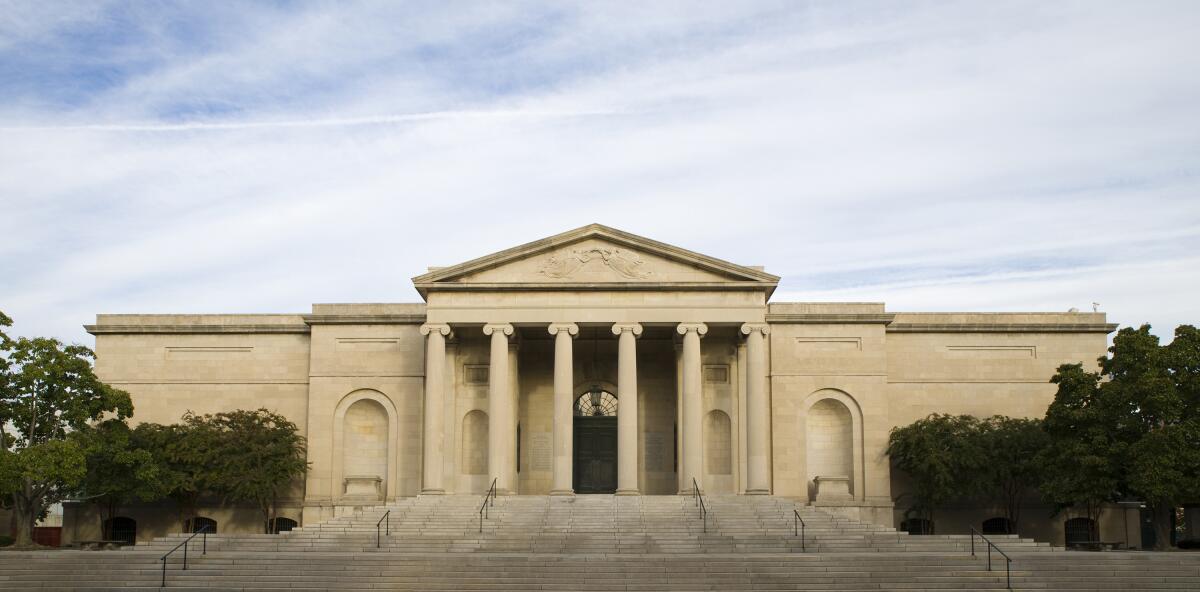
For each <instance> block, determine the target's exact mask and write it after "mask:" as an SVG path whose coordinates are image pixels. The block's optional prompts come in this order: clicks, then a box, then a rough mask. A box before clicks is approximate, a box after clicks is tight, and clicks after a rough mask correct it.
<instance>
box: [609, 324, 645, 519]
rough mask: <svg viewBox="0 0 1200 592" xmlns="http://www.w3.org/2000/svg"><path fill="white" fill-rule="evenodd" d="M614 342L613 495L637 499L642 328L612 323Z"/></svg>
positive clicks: (635, 325)
mask: <svg viewBox="0 0 1200 592" xmlns="http://www.w3.org/2000/svg"><path fill="white" fill-rule="evenodd" d="M612 332H613V335H616V336H617V338H618V341H617V495H638V494H639V493H640V491H639V490H638V462H637V459H638V400H637V394H638V393H637V337H638V336H639V335H641V334H642V326H641V325H639V324H637V323H616V324H614V325H613V326H612Z"/></svg>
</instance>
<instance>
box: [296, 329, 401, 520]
mask: <svg viewBox="0 0 1200 592" xmlns="http://www.w3.org/2000/svg"><path fill="white" fill-rule="evenodd" d="M343 312H344V316H351V313H353V312H355V311H354V310H353V309H352V308H350V309H349V310H345V311H343ZM327 314H328V312H327ZM331 316H333V317H336V316H337V315H331ZM348 321H350V319H346V321H342V320H341V319H336V318H323V319H322V321H321V322H319V323H316V322H314V323H313V325H312V336H311V362H310V367H311V376H310V392H309V399H308V409H307V413H308V416H309V426H310V428H309V434H310V435H309V461H310V463H311V467H310V469H309V476H308V483H307V496H306V508H305V512H306V519H326V518H328V517H330V516H331V515H333V514H335V513H336V510H334V509H333V508H334V507H335V506H339V505H347V504H350V505H364V504H369V503H379V501H380V500H381V499H385V500H392V499H395V498H396V497H400V496H410V495H416V494H417V493H418V492H419V491H420V486H421V483H420V478H421V462H422V459H421V442H422V425H421V422H422V405H423V400H424V363H425V345H424V344H425V340H424V337H423V336H422V335H421V334H420V332H419V330H418V329H419V323H418V322H390V323H379V324H351V322H348ZM385 434H386V435H385ZM381 455H382V456H381ZM371 476H377V477H379V478H380V484H379V487H380V495H379V496H378V497H374V496H372V495H371V494H370V492H369V491H367V490H365V489H364V487H365V483H364V482H362V480H361V479H356V478H361V477H371Z"/></svg>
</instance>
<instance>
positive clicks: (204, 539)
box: [159, 524, 212, 588]
mask: <svg viewBox="0 0 1200 592" xmlns="http://www.w3.org/2000/svg"><path fill="white" fill-rule="evenodd" d="M211 528H212V525H210V524H205V525H204V526H201V527H200V530H197V531H196V532H193V533H192V536H190V537H188V538H186V539H184V541H183V542H182V543H179V544H178V545H175V548H174V549H171V550H170V551H167V554H166V555H163V556H162V557H161V558H160V559H159V561H161V562H162V584H161V585H160V586H159V587H160V588H166V587H167V557H170V556H171V553H174V552H176V551H178V550H179V548H180V547H183V569H184V570H187V566H188V543H190V542H192V539H194V538H196V535H201V538H200V541H201V547H200V554H201V555H208V531H209V530H210V529H211Z"/></svg>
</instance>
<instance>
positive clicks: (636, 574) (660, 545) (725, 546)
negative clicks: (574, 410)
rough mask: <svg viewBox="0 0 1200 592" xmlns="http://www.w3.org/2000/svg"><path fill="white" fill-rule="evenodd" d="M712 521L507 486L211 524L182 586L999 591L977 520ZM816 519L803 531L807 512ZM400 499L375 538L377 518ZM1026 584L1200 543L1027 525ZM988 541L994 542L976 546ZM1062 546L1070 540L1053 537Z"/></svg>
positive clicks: (134, 581) (762, 506)
mask: <svg viewBox="0 0 1200 592" xmlns="http://www.w3.org/2000/svg"><path fill="white" fill-rule="evenodd" d="M706 500H707V501H708V502H709V504H710V505H711V508H712V510H711V513H710V516H709V521H708V523H707V526H705V525H704V523H703V522H702V521H701V519H700V517H699V512H698V509H697V508H696V506H695V502H694V501H693V499H692V498H690V497H676V496H645V497H615V496H607V495H595V496H591V495H588V496H583V495H581V496H575V497H546V496H512V497H501V498H499V499H498V500H497V501H496V502H495V505H494V506H492V507H490V508H489V518H488V519H486V520H485V521H484V523H483V532H482V533H481V532H480V524H479V515H478V513H477V511H478V509H479V503H480V501H481V498H480V497H479V496H429V497H418V498H407V499H404V500H401V501H398V502H396V503H393V504H389V505H387V506H380V507H373V508H368V509H365V510H363V511H361V512H359V513H356V514H355V515H353V516H348V517H344V518H338V519H335V520H331V521H329V522H325V523H322V524H317V525H312V526H308V527H304V528H299V529H296V530H294V531H292V532H289V533H284V534H281V535H239V534H234V535H226V534H219V535H214V536H210V537H209V538H208V553H207V555H204V556H200V555H199V554H198V551H199V546H198V545H196V546H193V547H192V550H193V553H192V555H191V562H190V565H189V569H188V570H187V571H182V570H180V569H179V568H180V565H179V564H180V562H181V561H182V558H181V557H178V556H177V555H173V556H172V559H171V565H170V569H171V571H170V572H169V573H168V576H167V581H168V587H170V588H172V589H182V590H188V589H191V590H218V589H220V590H275V589H278V590H283V589H289V590H296V589H309V590H313V589H328V590H335V589H336V590H347V589H391V590H458V591H462V590H901V589H902V590H987V589H996V590H1001V589H1005V586H1006V585H1005V576H1004V570H1003V568H1004V565H1003V563H1002V559H1000V558H999V557H998V556H995V557H994V558H993V559H994V567H995V568H996V569H997V571H992V572H988V571H986V563H985V561H984V560H983V558H982V555H981V556H980V557H971V555H970V552H969V549H970V540H969V538H968V537H967V536H965V535H939V536H910V535H908V534H906V533H900V532H896V531H895V530H894V529H890V528H884V527H879V526H874V525H867V524H862V523H859V522H855V521H852V520H848V519H845V518H840V517H836V516H833V515H831V514H829V513H826V512H824V511H821V510H819V509H815V508H811V507H808V506H801V505H797V504H796V503H795V502H794V501H792V500H788V499H785V498H775V497H736V496H728V497H719V496H718V497H711V498H706ZM794 510H797V511H799V512H800V514H801V516H802V517H803V519H804V521H805V523H806V525H807V527H806V529H805V531H806V537H805V542H804V544H803V546H802V545H801V543H800V537H798V536H796V535H795V533H794V531H793V524H794V523H793V511H794ZM389 511H390V512H391V514H390V519H391V520H390V522H391V534H390V536H381V537H380V540H379V546H378V547H376V529H375V524H376V523H377V522H378V521H379V519H380V518H381V517H382V516H383V515H384V513H385V512H389ZM183 538H184V537H183V535H173V536H169V537H162V538H159V539H156V540H154V541H151V542H149V543H146V544H140V545H137V546H136V547H133V548H130V549H127V550H122V551H108V552H105V551H66V550H63V551H35V552H0V589H3V590H8V589H12V590H24V589H40V590H126V589H131V588H139V587H158V585H159V582H160V577H161V572H160V563H158V558H159V557H160V556H161V555H162V554H163V553H164V552H165V551H167V550H169V549H170V548H171V547H174V546H175V545H176V544H178V543H179V542H180V541H181V540H183ZM993 540H994V541H995V542H996V543H997V544H998V545H1000V546H1001V548H1003V549H1004V550H1005V552H1007V553H1008V554H1009V555H1010V556H1012V557H1013V559H1014V562H1013V572H1012V575H1013V579H1012V583H1013V588H1014V589H1021V590H1026V589H1028V590H1065V589H1071V590H1197V589H1200V554H1189V553H1120V552H1108V553H1087V552H1065V551H1062V550H1061V549H1058V548H1054V547H1050V546H1048V545H1045V544H1041V543H1036V542H1034V541H1031V540H1028V539H1020V538H1018V537H994V538H993ZM977 550H978V551H979V552H980V553H982V552H983V551H985V549H984V548H982V547H979V548H978V549H977ZM1053 551H1057V552H1053Z"/></svg>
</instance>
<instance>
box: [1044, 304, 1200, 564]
mask: <svg viewBox="0 0 1200 592" xmlns="http://www.w3.org/2000/svg"><path fill="white" fill-rule="evenodd" d="M1109 353H1110V355H1109V356H1106V357H1102V358H1100V370H1099V372H1088V371H1085V370H1084V369H1083V368H1082V366H1080V365H1078V364H1072V365H1064V366H1061V367H1060V368H1059V370H1058V373H1057V374H1056V375H1055V377H1054V379H1053V381H1054V382H1055V383H1057V384H1058V393H1057V394H1056V396H1055V400H1054V402H1053V403H1052V404H1051V405H1050V408H1049V409H1048V410H1047V412H1046V420H1045V427H1046V432H1047V434H1049V436H1050V438H1051V446H1050V448H1049V449H1047V451H1046V452H1045V453H1044V454H1043V457H1042V459H1043V461H1044V463H1045V467H1046V470H1047V479H1046V482H1045V483H1044V484H1043V491H1044V492H1045V493H1046V494H1047V496H1048V497H1049V498H1050V499H1052V500H1053V501H1055V502H1057V504H1058V505H1060V506H1074V505H1082V506H1084V507H1085V508H1086V509H1087V511H1088V514H1089V516H1090V517H1092V518H1095V514H1097V513H1098V506H1099V503H1101V502H1104V501H1110V500H1114V499H1117V498H1120V497H1135V498H1140V499H1141V500H1143V501H1145V502H1146V504H1147V506H1148V507H1149V508H1150V509H1151V511H1152V513H1153V514H1154V516H1155V520H1154V527H1155V532H1156V534H1157V537H1156V539H1157V544H1158V546H1159V548H1165V547H1167V546H1168V545H1169V544H1170V536H1169V535H1170V520H1171V512H1172V511H1173V508H1174V507H1176V506H1178V505H1180V504H1182V503H1185V502H1195V501H1200V415H1198V413H1197V411H1198V410H1200V332H1198V331H1197V330H1196V328H1195V327H1192V326H1189V325H1183V326H1180V327H1178V328H1177V329H1176V331H1175V340H1174V341H1173V342H1172V343H1171V344H1169V345H1166V346H1163V345H1160V344H1159V340H1158V338H1157V337H1155V336H1154V335H1153V334H1151V333H1150V326H1149V325H1142V326H1141V327H1139V328H1138V329H1133V328H1125V329H1122V330H1121V331H1120V332H1118V333H1117V335H1116V337H1115V338H1114V339H1113V345H1112V347H1111V348H1109Z"/></svg>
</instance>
